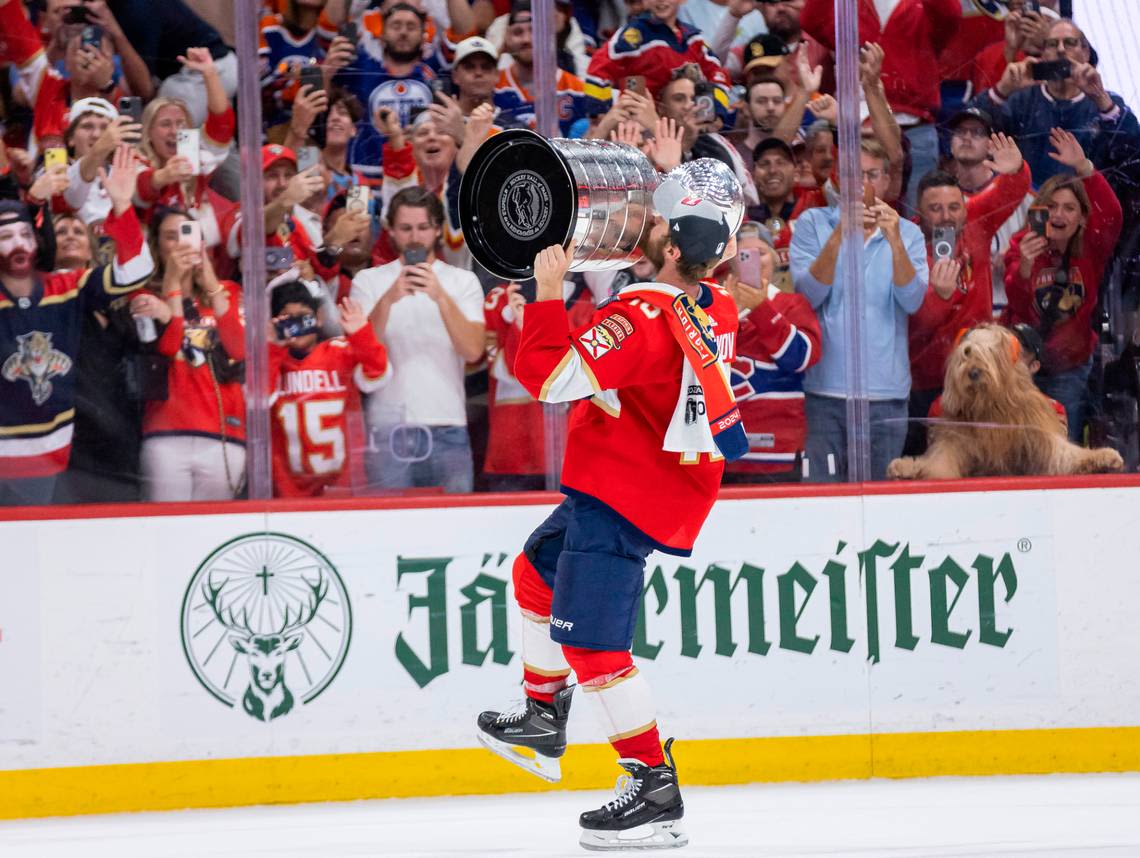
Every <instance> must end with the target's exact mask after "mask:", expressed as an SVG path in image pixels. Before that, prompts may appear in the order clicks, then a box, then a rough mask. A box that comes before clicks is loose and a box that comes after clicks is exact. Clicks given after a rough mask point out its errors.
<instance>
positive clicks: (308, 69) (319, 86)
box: [301, 63, 325, 94]
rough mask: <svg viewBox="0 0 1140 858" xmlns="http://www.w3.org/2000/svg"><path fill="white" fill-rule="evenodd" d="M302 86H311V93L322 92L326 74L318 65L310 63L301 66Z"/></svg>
mask: <svg viewBox="0 0 1140 858" xmlns="http://www.w3.org/2000/svg"><path fill="white" fill-rule="evenodd" d="M301 86H310V87H312V89H310V90H309V93H310V94H312V93H314V92H322V91H323V90H324V88H325V76H324V74H323V73H322V72H321V67H320V66H318V65H313V64H311V63H310V64H309V65H307V66H301Z"/></svg>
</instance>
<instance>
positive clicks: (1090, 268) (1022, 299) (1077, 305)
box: [1001, 172, 1123, 373]
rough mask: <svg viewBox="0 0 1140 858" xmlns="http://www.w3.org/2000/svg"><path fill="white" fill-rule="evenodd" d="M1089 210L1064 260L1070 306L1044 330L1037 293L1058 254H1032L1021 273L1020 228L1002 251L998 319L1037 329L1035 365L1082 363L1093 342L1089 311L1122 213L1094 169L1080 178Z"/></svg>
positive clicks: (1054, 369)
mask: <svg viewBox="0 0 1140 858" xmlns="http://www.w3.org/2000/svg"><path fill="white" fill-rule="evenodd" d="M1084 185H1085V191H1086V192H1087V193H1088V195H1089V203H1090V204H1091V206H1092V210H1091V211H1090V212H1089V216H1088V222H1087V223H1086V224H1085V236H1084V248H1083V252H1082V254H1081V255H1080V256H1079V257H1075V258H1073V259H1070V260H1069V278H1068V280H1069V286H1068V288H1067V290H1066V291H1067V293H1068V295H1067V297H1068V298H1069V301H1070V302H1071V307H1069V308H1066V309H1063V311H1062V313H1061V316H1060V318H1059V320H1058V321H1056V322H1055V323H1054V324H1053V326H1052V328H1050V329H1049V330H1044V325H1043V318H1042V307H1041V302H1042V299H1043V298H1044V297H1045V296H1046V295H1047V293H1048V291H1049V289H1050V287H1051V286H1052V285H1053V282H1054V277H1055V276H1056V273H1057V268H1058V267H1059V266H1060V264H1061V254H1060V253H1057V252H1056V251H1053V250H1048V251H1046V252H1045V253H1042V254H1041V255H1040V256H1038V257H1037V258H1036V259H1035V260H1033V270H1032V271H1031V272H1030V276H1029V277H1028V278H1026V277H1022V276H1021V239H1022V238H1024V236H1025V232H1026V231H1025V230H1024V229H1023V230H1021V231H1020V232H1019V233H1017V234H1016V235H1014V237H1013V238H1012V239H1010V242H1009V250H1007V251H1006V253H1005V293H1006V297H1007V299H1008V300H1009V306H1007V307H1006V309H1005V312H1004V313H1003V314H1002V317H1001V323H1002V324H1003V325H1016V324H1018V323H1019V322H1024V323H1026V324H1028V325H1032V326H1033V327H1034V328H1036V329H1038V330H1039V331H1041V333H1042V335H1043V337H1044V339H1045V354H1044V355H1042V357H1041V366H1042V369H1044V370H1045V371H1046V372H1049V373H1058V372H1064V371H1065V370H1069V369H1073V368H1075V367H1078V366H1081V365H1082V364H1084V363H1085V362H1086V361H1087V360H1088V359H1089V358H1090V357H1092V353H1093V349H1094V348H1095V347H1096V334H1095V333H1094V332H1093V329H1092V314H1093V310H1094V309H1095V308H1096V303H1097V297H1098V296H1099V295H1100V281H1101V278H1102V277H1103V276H1104V270H1105V268H1107V267H1108V263H1109V262H1110V261H1111V259H1112V249H1113V248H1114V247H1115V246H1116V240H1117V239H1118V238H1119V237H1120V227H1121V222H1122V220H1123V213H1122V212H1121V209H1120V201H1119V200H1117V199H1116V194H1114V193H1113V191H1112V188H1111V187H1110V186H1109V184H1108V182H1107V181H1106V180H1105V178H1104V176H1102V175H1101V174H1100V173H1099V172H1098V173H1093V174H1092V175H1091V176H1089V177H1088V178H1086V179H1085V180H1084Z"/></svg>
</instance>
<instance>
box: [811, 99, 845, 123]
mask: <svg viewBox="0 0 1140 858" xmlns="http://www.w3.org/2000/svg"><path fill="white" fill-rule="evenodd" d="M808 110H810V111H811V115H812V116H814V117H815V118H816V119H822V120H824V121H825V122H830V123H831V124H832V125H838V124H839V102H838V101H836V100H835V98H834V97H832V96H830V95H821V96H819V97H818V98H814V99H812V100H811V101H810V102H809V103H808Z"/></svg>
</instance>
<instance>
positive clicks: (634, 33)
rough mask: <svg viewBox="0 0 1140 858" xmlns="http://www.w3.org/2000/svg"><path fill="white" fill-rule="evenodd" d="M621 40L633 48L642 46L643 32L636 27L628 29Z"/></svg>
mask: <svg viewBox="0 0 1140 858" xmlns="http://www.w3.org/2000/svg"><path fill="white" fill-rule="evenodd" d="M621 40H622V41H623V42H625V43H626V44H627V45H629V46H630V47H631V48H636V47H637V46H638V45H640V44H641V32H640V31H639V30H638V29H637V28H636V27H626V28H625V30H624V31H623V32H622V34H621Z"/></svg>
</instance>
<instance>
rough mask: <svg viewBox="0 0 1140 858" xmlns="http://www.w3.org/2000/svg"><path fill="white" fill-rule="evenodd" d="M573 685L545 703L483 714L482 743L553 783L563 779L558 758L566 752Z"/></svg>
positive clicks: (529, 701)
mask: <svg viewBox="0 0 1140 858" xmlns="http://www.w3.org/2000/svg"><path fill="white" fill-rule="evenodd" d="M573 693H574V686H573V685H569V686H567V687H566V688H563V689H562V690H561V691H559V692H558V693H557V694H555V695H554V702H553V703H552V704H550V703H541V702H539V701H537V700H532V699H531V698H529V697H527V698H526V699H525V700H524V702H523V703H522V705H521V706H520V707H519V708H517V709H514V710H512V711H510V712H481V713H479V732H478V733H477V734H476V735H477V736H478V738H479V741H480V742H482V743H483V745H485V746H486V747H487V749H488V750H490V751H494V752H495V753H496V754H498V755H499V756H500V757H502V758H503V759H504V760H507V761H508V762H512V763H514V764H515V765H516V766H519V767H520V768H523V769H526V770H527V771H528V772H530V773H531V774H534V775H538V776H539V777H540V778H542V779H543V780H547V781H550V782H551V783H558V781H560V780H561V779H562V767H561V766H560V765H559V763H558V758H559V757H561V756H562V755H563V754H565V753H566V720H567V718H568V716H569V714H570V696H571V694H573Z"/></svg>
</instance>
